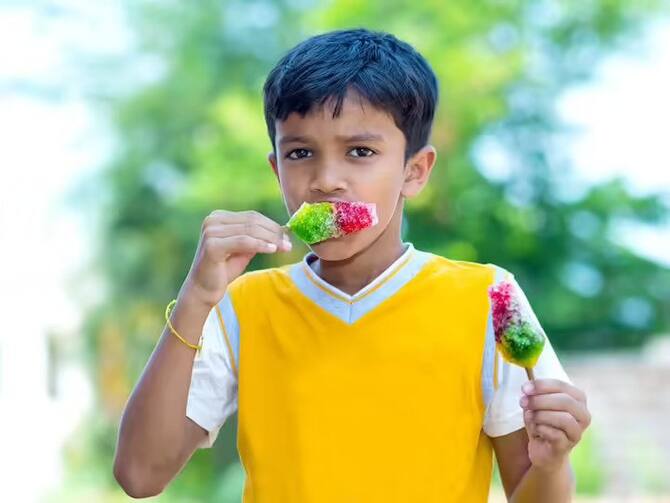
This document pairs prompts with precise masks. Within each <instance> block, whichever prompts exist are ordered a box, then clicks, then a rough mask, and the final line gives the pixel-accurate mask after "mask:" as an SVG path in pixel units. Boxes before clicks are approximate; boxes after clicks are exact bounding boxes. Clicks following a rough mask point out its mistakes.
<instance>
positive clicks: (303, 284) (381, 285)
mask: <svg viewBox="0 0 670 503" xmlns="http://www.w3.org/2000/svg"><path fill="white" fill-rule="evenodd" d="M403 244H405V245H407V249H406V250H405V251H404V252H403V254H402V255H401V256H400V257H399V258H398V259H397V260H396V261H394V262H393V263H392V264H391V265H390V266H389V267H387V268H386V270H385V271H384V272H382V273H381V274H380V275H379V276H377V277H376V278H375V279H374V280H372V281H371V282H370V283H369V284H367V285H366V286H365V287H363V288H361V290H359V291H358V292H356V293H355V294H354V295H349V294H347V293H345V292H343V291H341V290H340V289H338V288H336V287H334V286H333V285H331V284H330V283H328V282H326V281H325V280H323V279H322V278H321V277H319V276H318V275H317V274H316V273H315V272H314V271H313V270H312V268H311V267H310V266H309V265H308V264H307V260H308V259H309V258H310V257H311V256H312V255H313V253H312V252H310V253H307V254H306V255H305V256H304V257H303V260H302V261H300V262H297V263H295V264H293V266H292V267H291V268H290V271H289V273H290V276H291V278H292V280H293V282H294V283H295V285H296V286H297V287H298V289H299V290H300V291H301V292H302V293H303V294H304V295H305V296H307V297H308V298H309V299H311V300H312V301H313V302H314V303H315V304H317V305H318V306H320V307H321V308H322V309H324V310H325V311H327V312H329V313H330V314H332V315H334V316H336V317H338V318H340V319H341V320H342V321H344V322H345V323H349V324H353V323H355V322H356V321H357V320H358V319H359V318H361V317H362V316H364V315H366V314H367V313H369V312H371V311H373V310H374V309H375V308H376V307H377V306H378V305H379V304H381V303H382V302H383V301H384V300H386V299H388V298H389V297H391V296H392V295H394V294H395V293H396V292H397V291H398V290H400V289H401V288H402V287H403V286H404V285H405V284H406V283H407V282H408V281H410V280H411V279H412V278H413V277H414V276H415V275H416V274H417V273H418V272H419V271H420V270H421V268H422V267H423V265H424V264H425V263H426V262H427V261H428V260H429V259H430V258H431V257H434V255H433V254H432V253H428V252H424V251H421V250H416V249H415V248H414V246H413V245H412V243H409V242H407V243H403Z"/></svg>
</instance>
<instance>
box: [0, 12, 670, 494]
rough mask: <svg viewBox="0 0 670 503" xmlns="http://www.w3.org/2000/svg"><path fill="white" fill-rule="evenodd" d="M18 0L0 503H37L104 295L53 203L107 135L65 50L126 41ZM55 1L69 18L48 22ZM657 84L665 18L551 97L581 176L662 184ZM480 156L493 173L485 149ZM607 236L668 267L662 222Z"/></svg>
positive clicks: (0, 382)
mask: <svg viewBox="0 0 670 503" xmlns="http://www.w3.org/2000/svg"><path fill="white" fill-rule="evenodd" d="M23 5H25V6H22V4H20V3H11V2H10V3H9V4H7V5H5V4H3V3H0V139H1V140H0V142H1V149H0V245H2V248H1V252H0V253H1V254H2V255H1V256H2V278H3V286H4V288H3V289H2V304H1V305H2V306H3V309H2V322H3V324H2V330H0V490H1V491H2V493H3V497H2V499H3V500H5V498H6V501H39V500H40V498H41V497H42V495H44V494H45V493H46V491H48V490H49V489H51V488H54V487H56V486H58V484H59V482H60V480H61V478H62V464H61V457H60V454H61V449H62V446H63V443H64V441H65V439H66V438H67V437H68V435H70V434H71V433H72V432H73V431H74V430H75V429H76V427H77V426H78V424H79V422H80V421H81V419H82V417H83V414H84V412H85V410H86V409H87V408H88V407H89V406H90V404H91V403H92V400H91V398H92V393H93V390H92V387H91V384H90V383H89V378H88V377H87V375H86V374H85V373H84V370H83V367H82V365H81V364H80V363H79V362H78V361H77V359H76V358H74V357H68V355H76V354H77V350H78V349H79V348H80V346H81V344H82V341H81V340H80V339H79V338H78V330H79V324H80V323H81V321H82V310H83V309H85V308H86V306H87V305H89V304H93V303H95V302H96V300H97V299H98V298H99V297H100V296H101V295H104V291H102V289H101V286H100V285H99V284H98V283H97V282H96V279H95V277H91V276H90V274H87V275H81V276H79V273H82V272H83V271H84V270H85V269H86V265H87V264H88V263H89V262H90V261H91V260H92V258H93V257H94V254H95V246H96V239H95V228H94V224H95V220H94V216H93V215H88V214H81V213H78V212H76V209H72V208H68V207H67V206H66V204H65V199H66V197H67V195H68V194H70V193H71V192H72V191H73V190H74V189H75V188H76V187H77V186H78V184H79V183H80V182H81V181H82V180H83V179H86V178H87V177H89V176H91V174H92V173H94V172H95V170H96V169H98V168H99V167H100V166H101V164H102V163H103V162H104V161H105V160H106V159H107V158H108V156H109V155H110V153H111V152H112V151H113V143H114V139H113V138H112V137H111V136H110V133H109V132H108V131H107V130H106V124H105V121H104V118H103V117H101V116H99V115H98V114H97V113H96V111H94V110H93V109H91V108H90V106H89V105H88V104H87V101H86V100H85V99H84V97H83V96H82V94H81V89H80V86H79V84H80V81H79V80H78V79H80V78H82V75H81V73H80V72H78V71H76V70H75V68H74V66H73V61H72V59H71V57H72V55H73V54H75V55H78V56H82V55H83V56H84V57H85V58H92V60H95V57H98V56H109V55H114V54H117V53H123V52H124V51H127V50H128V48H129V44H130V41H129V38H128V34H127V32H126V30H125V28H124V24H123V19H122V18H121V17H120V15H119V13H118V12H117V11H116V10H115V9H114V8H113V7H110V6H109V5H104V3H101V2H85V1H79V2H76V1H70V2H56V3H54V7H53V9H54V11H53V12H49V13H48V15H46V14H45V11H44V10H42V9H37V8H35V7H31V6H30V5H31V4H30V3H26V4H23ZM59 9H63V10H67V11H68V13H69V15H68V16H63V17H62V19H61V17H59V12H58V11H59ZM72 12H75V13H76V15H75V16H72V15H71V14H72ZM668 89H670V24H667V23H666V24H661V23H658V24H654V25H652V26H650V27H649V30H648V31H647V35H646V36H645V37H643V38H642V39H640V40H638V41H637V42H636V44H635V46H634V47H631V48H630V50H628V51H626V52H624V53H617V54H613V55H611V56H609V57H608V58H606V59H605V60H604V61H603V62H602V64H601V65H599V67H598V69H597V72H596V74H595V78H594V80H593V81H592V82H590V83H587V84H584V85H580V86H579V87H575V88H572V89H570V90H569V91H568V92H566V93H565V94H564V95H563V96H562V98H561V99H560V101H559V111H560V114H561V116H562V117H563V118H564V119H565V121H566V122H567V123H569V124H571V125H573V126H574V127H575V128H576V130H575V136H574V138H573V141H572V142H570V143H569V144H566V145H565V148H566V149H567V151H568V152H569V155H570V157H572V159H573V161H574V166H575V170H576V172H577V173H578V175H579V178H580V179H581V180H582V183H583V184H584V186H587V185H589V184H591V183H594V182H597V181H600V180H602V179H604V178H608V177H610V176H612V175H622V176H624V177H625V179H626V180H627V181H628V182H629V183H630V185H631V187H633V188H634V189H635V190H636V191H638V192H640V193H646V192H648V191H652V190H653V191H657V190H658V189H659V188H665V189H666V190H670V169H669V168H670V151H669V150H668V145H667V144H668V138H667V134H668V126H667V121H668V117H669V116H670V100H668V99H667V92H668V91H667V90H668ZM473 106H476V105H475V104H473ZM262 141H264V142H265V141H266V139H265V138H263V139H262ZM489 161H490V166H489V168H490V169H491V170H492V172H494V171H495V169H496V167H495V159H493V158H492V159H489ZM578 189H579V188H576V190H578ZM100 197H101V198H103V197H104V194H103V193H101V194H100ZM618 233H619V239H620V240H621V241H622V242H625V243H626V244H627V245H629V246H631V247H633V248H634V249H635V250H637V251H638V252H639V253H641V254H644V255H645V256H647V257H650V258H653V259H654V260H657V261H659V262H662V263H665V264H668V265H670V228H668V227H667V226H666V228H665V231H664V232H659V231H658V229H656V228H654V229H651V228H645V227H642V226H639V225H637V226H631V225H629V224H626V223H625V222H622V223H621V225H620V226H619V228H618ZM54 339H57V340H58V341H61V342H60V343H59V347H61V346H62V345H64V346H65V348H66V350H65V353H66V354H65V357H64V358H61V359H59V360H58V362H60V363H58V362H54V361H53V359H52V358H51V356H50V352H49V350H48V349H49V347H50V344H53V341H54ZM70 351H71V352H70ZM36 473H38V474H39V476H36Z"/></svg>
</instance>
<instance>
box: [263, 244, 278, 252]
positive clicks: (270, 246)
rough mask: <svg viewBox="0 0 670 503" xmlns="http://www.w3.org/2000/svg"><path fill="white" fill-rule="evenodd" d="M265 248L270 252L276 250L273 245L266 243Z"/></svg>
mask: <svg viewBox="0 0 670 503" xmlns="http://www.w3.org/2000/svg"><path fill="white" fill-rule="evenodd" d="M265 247H266V248H267V249H268V250H270V251H275V250H276V249H277V245H276V244H274V243H266V244H265Z"/></svg>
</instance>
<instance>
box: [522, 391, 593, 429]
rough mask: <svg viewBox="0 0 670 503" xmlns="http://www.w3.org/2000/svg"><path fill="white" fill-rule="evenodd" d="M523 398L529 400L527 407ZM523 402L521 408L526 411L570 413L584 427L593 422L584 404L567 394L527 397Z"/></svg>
mask: <svg viewBox="0 0 670 503" xmlns="http://www.w3.org/2000/svg"><path fill="white" fill-rule="evenodd" d="M523 398H526V399H527V402H526V405H523ZM521 402H522V403H521V406H522V407H523V408H524V409H528V410H556V411H564V412H569V413H570V414H572V416H573V417H574V418H575V419H576V420H577V421H579V422H580V423H582V424H584V425H588V424H589V423H590V421H591V416H590V414H589V412H588V411H587V410H586V408H585V407H584V404H582V403H581V402H578V401H577V400H575V399H574V398H573V397H572V396H570V395H566V394H565V393H547V394H544V395H531V396H525V397H522V399H521Z"/></svg>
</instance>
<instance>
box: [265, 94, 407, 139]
mask: <svg viewBox="0 0 670 503" xmlns="http://www.w3.org/2000/svg"><path fill="white" fill-rule="evenodd" d="M334 109H335V100H334V99H329V100H327V101H326V102H325V103H324V104H323V105H322V106H316V105H315V106H313V107H312V108H311V109H310V111H309V112H308V113H307V114H305V116H304V117H303V116H301V115H300V114H299V113H297V112H292V113H291V114H289V116H288V117H287V118H286V120H284V121H279V120H277V121H276V122H275V126H276V142H277V145H278V146H281V145H282V144H285V143H289V142H291V141H299V140H298V139H297V138H298V137H300V138H307V137H309V138H311V139H327V138H330V137H333V138H335V139H338V138H339V139H345V138H350V137H352V136H357V137H360V139H361V140H363V139H365V138H364V136H365V137H367V138H368V141H379V142H390V141H396V140H397V138H398V135H401V136H402V131H401V130H400V129H398V127H397V126H396V125H395V122H394V120H393V116H392V115H391V114H390V113H388V112H386V111H385V110H381V109H379V108H377V107H375V106H373V105H372V104H371V103H370V102H369V101H367V100H365V98H363V97H360V96H359V95H356V94H353V93H348V94H347V95H346V96H345V98H344V100H343V102H342V108H341V109H340V114H339V115H338V116H337V117H333V111H334Z"/></svg>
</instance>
